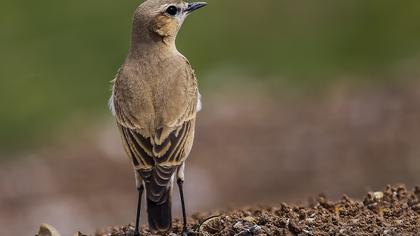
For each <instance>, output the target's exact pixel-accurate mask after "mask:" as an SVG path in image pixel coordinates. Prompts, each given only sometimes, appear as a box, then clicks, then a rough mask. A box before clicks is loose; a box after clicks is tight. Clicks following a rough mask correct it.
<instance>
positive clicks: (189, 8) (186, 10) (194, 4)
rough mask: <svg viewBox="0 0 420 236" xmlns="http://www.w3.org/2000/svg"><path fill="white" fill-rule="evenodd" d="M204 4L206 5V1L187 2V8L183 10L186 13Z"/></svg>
mask: <svg viewBox="0 0 420 236" xmlns="http://www.w3.org/2000/svg"><path fill="white" fill-rule="evenodd" d="M205 6H207V3H206V2H192V3H189V4H188V7H187V9H185V12H186V13H187V14H188V13H191V12H193V11H195V10H198V9H200V8H202V7H205Z"/></svg>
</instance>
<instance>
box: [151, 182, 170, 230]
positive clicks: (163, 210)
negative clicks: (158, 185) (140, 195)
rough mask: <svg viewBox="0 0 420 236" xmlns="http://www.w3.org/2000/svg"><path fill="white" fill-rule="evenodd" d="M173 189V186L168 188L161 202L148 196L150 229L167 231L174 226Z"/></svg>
mask: <svg viewBox="0 0 420 236" xmlns="http://www.w3.org/2000/svg"><path fill="white" fill-rule="evenodd" d="M171 191H172V189H171V188H168V189H166V190H165V194H164V197H163V198H162V200H161V201H159V202H155V201H153V200H150V199H149V198H147V213H148V217H149V229H150V231H152V232H167V231H169V230H170V229H171V228H172V202H171Z"/></svg>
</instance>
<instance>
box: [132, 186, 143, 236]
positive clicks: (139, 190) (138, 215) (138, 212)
mask: <svg viewBox="0 0 420 236" xmlns="http://www.w3.org/2000/svg"><path fill="white" fill-rule="evenodd" d="M137 190H138V192H139V198H138V200H137V216H136V230H135V233H134V234H135V235H136V236H139V235H140V232H139V224H140V211H141V198H142V196H143V191H144V187H143V186H140V188H138V189H137Z"/></svg>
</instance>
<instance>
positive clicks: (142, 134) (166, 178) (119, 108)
mask: <svg viewBox="0 0 420 236" xmlns="http://www.w3.org/2000/svg"><path fill="white" fill-rule="evenodd" d="M206 5H207V3H204V2H197V3H186V2H184V1H182V0H147V1H145V2H144V3H142V4H141V5H140V6H139V7H138V8H137V10H136V11H135V13H134V19H133V29H132V40H131V47H130V49H129V52H128V56H127V57H126V59H125V62H124V64H123V65H122V66H121V68H120V70H119V71H118V74H117V76H116V78H115V80H114V81H113V83H114V84H113V91H112V96H111V99H110V108H111V111H112V112H113V114H114V116H115V117H116V120H117V124H118V128H119V130H120V132H121V136H122V139H123V142H124V147H125V150H126V152H127V154H128V156H129V157H130V159H131V161H132V163H133V165H134V170H135V177H136V186H137V189H138V192H139V198H138V206H137V218H136V234H137V235H139V231H138V230H139V222H140V208H141V199H142V194H143V190H144V189H146V200H147V212H148V220H149V228H150V230H151V231H152V232H166V231H168V230H170V229H171V225H172V216H171V215H172V213H171V195H172V194H171V192H172V185H173V181H174V179H175V178H176V180H177V183H178V186H179V191H180V196H181V203H182V213H183V220H184V233H185V234H186V233H187V225H186V213H185V204H184V196H183V189H182V184H183V182H184V168H185V160H186V159H187V157H188V155H189V153H190V151H191V148H192V145H193V139H194V130H195V119H196V113H197V112H198V111H199V110H200V109H201V108H200V107H201V103H200V93H199V91H198V87H197V79H196V76H195V74H194V70H193V69H192V68H191V65H190V63H189V62H188V60H187V59H186V58H185V57H184V56H183V55H182V54H181V53H179V52H178V50H177V49H176V46H175V39H176V36H177V34H178V31H179V30H180V28H181V26H182V23H183V22H184V20H185V19H186V17H187V16H188V15H189V14H190V13H191V12H192V11H195V10H197V9H199V8H202V7H204V6H206Z"/></svg>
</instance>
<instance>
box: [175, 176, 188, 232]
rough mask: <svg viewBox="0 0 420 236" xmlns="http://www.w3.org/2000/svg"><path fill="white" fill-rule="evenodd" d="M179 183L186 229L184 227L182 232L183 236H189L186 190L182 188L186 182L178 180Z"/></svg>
mask: <svg viewBox="0 0 420 236" xmlns="http://www.w3.org/2000/svg"><path fill="white" fill-rule="evenodd" d="M177 182H178V188H179V195H180V196H181V206H182V219H183V223H184V227H183V230H182V235H183V236H186V235H188V228H187V214H186V212H185V201H184V189H183V188H182V185H183V183H184V180H182V179H178V181H177Z"/></svg>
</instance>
